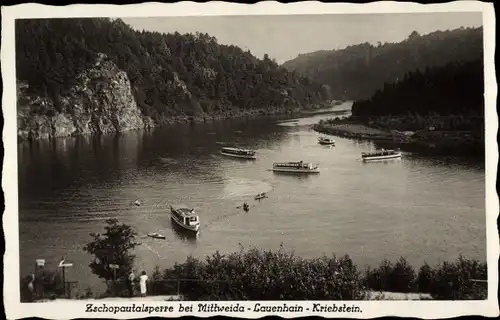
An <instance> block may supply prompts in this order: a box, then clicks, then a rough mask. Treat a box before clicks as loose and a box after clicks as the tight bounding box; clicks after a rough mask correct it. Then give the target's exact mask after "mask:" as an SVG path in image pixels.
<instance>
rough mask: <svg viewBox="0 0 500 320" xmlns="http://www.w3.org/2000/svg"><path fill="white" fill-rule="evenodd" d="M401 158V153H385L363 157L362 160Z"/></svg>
mask: <svg viewBox="0 0 500 320" xmlns="http://www.w3.org/2000/svg"><path fill="white" fill-rule="evenodd" d="M397 158H401V153H396V154H391V155H386V156H373V157H364V158H363V161H377V160H390V159H397Z"/></svg>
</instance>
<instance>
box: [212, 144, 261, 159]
mask: <svg viewBox="0 0 500 320" xmlns="http://www.w3.org/2000/svg"><path fill="white" fill-rule="evenodd" d="M220 153H221V154H222V155H224V156H228V157H234V158H242V159H252V160H253V159H256V158H257V157H256V155H255V154H256V152H255V151H254V150H250V149H241V148H231V147H223V148H221V149H220Z"/></svg>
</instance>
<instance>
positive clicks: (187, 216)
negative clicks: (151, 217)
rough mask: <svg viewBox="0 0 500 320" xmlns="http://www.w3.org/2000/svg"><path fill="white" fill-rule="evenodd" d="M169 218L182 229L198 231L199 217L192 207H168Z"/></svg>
mask: <svg viewBox="0 0 500 320" xmlns="http://www.w3.org/2000/svg"><path fill="white" fill-rule="evenodd" d="M170 218H171V219H172V220H173V221H174V222H175V223H176V224H177V225H178V226H180V227H181V228H183V229H184V230H187V231H192V232H198V230H199V229H200V218H199V217H198V215H197V214H196V212H195V211H194V209H191V208H186V207H178V208H174V207H170Z"/></svg>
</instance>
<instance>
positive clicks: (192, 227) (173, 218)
mask: <svg viewBox="0 0 500 320" xmlns="http://www.w3.org/2000/svg"><path fill="white" fill-rule="evenodd" d="M170 219H172V220H173V221H174V222H175V224H176V225H177V226H179V227H181V228H182V229H183V230H186V231H189V232H194V233H197V232H198V231H199V230H200V225H199V224H197V225H195V226H187V225H185V224H184V223H182V222H180V221H179V220H178V219H177V218H176V217H175V216H174V215H173V214H172V212H170Z"/></svg>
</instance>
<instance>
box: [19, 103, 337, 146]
mask: <svg viewBox="0 0 500 320" xmlns="http://www.w3.org/2000/svg"><path fill="white" fill-rule="evenodd" d="M331 107H332V106H331V105H326V104H317V105H311V106H308V107H307V108H300V107H294V108H290V109H287V108H284V107H283V108H261V109H251V110H230V111H228V112H218V113H213V114H201V115H196V116H189V115H177V116H171V117H168V118H167V119H165V120H164V121H162V122H161V123H155V124H154V125H151V123H148V125H145V126H144V127H137V128H130V129H128V130H122V131H113V132H104V133H92V132H88V133H87V132H85V133H77V134H71V135H60V136H49V137H46V138H45V137H44V138H38V139H29V138H22V137H21V135H20V134H19V133H18V134H17V142H18V144H20V143H26V142H28V143H29V142H36V141H54V140H55V139H60V138H77V137H94V136H111V135H116V134H122V133H126V132H131V131H136V130H151V129H155V128H161V127H166V126H171V125H176V124H203V123H210V122H214V121H223V120H238V119H245V118H253V117H269V116H294V115H303V114H307V113H308V112H309V113H311V112H313V111H317V110H322V109H327V108H331ZM313 113H314V112H313Z"/></svg>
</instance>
